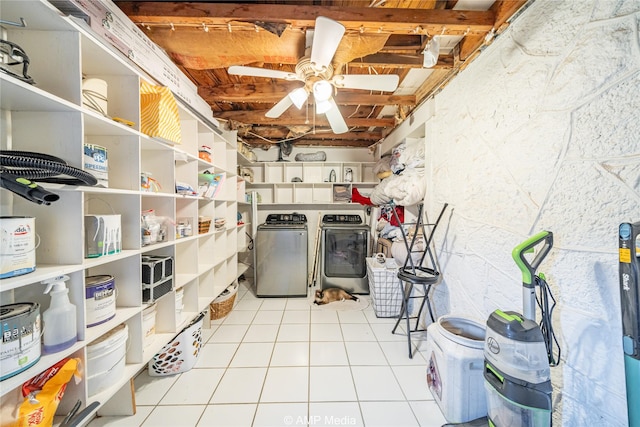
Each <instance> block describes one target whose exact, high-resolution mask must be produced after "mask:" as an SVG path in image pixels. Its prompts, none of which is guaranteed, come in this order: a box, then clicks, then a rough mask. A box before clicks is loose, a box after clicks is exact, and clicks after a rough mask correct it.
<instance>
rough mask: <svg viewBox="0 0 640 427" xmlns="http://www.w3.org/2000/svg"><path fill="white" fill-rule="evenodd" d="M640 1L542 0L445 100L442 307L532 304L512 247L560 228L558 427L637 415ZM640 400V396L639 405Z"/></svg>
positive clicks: (440, 175)
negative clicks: (632, 225) (623, 255)
mask: <svg viewBox="0 0 640 427" xmlns="http://www.w3.org/2000/svg"><path fill="white" fill-rule="evenodd" d="M639 28H640V0H626V1H625V0H619V1H615V0H581V1H578V0H571V1H549V0H537V1H536V2H535V3H533V4H532V5H531V6H530V7H529V8H528V9H527V10H526V11H525V12H524V13H523V14H522V15H521V16H520V17H519V18H518V19H516V20H515V22H514V23H513V25H512V26H511V28H509V29H508V30H507V31H506V32H505V33H503V34H502V35H501V36H500V37H499V38H498V39H497V40H496V41H495V42H494V43H493V44H492V45H491V46H490V47H489V48H487V49H486V51H485V52H484V53H483V54H482V55H481V56H480V57H479V58H478V59H477V60H476V61H475V62H474V63H473V64H471V65H470V66H469V67H468V68H467V69H466V70H464V71H463V72H462V73H461V74H460V75H459V76H458V77H457V78H456V79H455V80H454V81H453V82H452V83H451V84H449V85H448V86H447V87H446V88H445V89H444V90H443V91H442V92H441V93H440V94H438V95H437V96H436V98H435V105H436V107H435V116H434V117H433V118H431V119H430V120H429V121H428V122H427V124H426V130H427V131H426V143H427V150H428V153H429V154H428V157H429V160H430V162H431V177H430V178H429V182H428V188H429V191H428V196H427V207H428V212H429V213H430V214H432V215H433V214H434V213H435V212H437V210H438V209H439V208H440V206H441V205H442V203H443V202H448V203H449V204H450V207H451V210H450V212H449V214H448V215H447V218H446V221H445V223H444V224H443V226H442V228H441V229H440V230H439V233H438V237H437V239H436V241H437V247H438V254H439V260H440V263H441V266H442V270H443V274H444V281H443V283H442V284H441V285H439V287H438V288H437V290H436V293H435V300H436V306H437V310H438V314H439V315H442V314H446V313H453V314H460V315H464V316H471V317H474V318H476V319H477V320H480V321H482V322H484V321H485V320H486V317H487V315H488V314H489V313H490V312H491V311H493V310H494V309H496V308H502V309H515V310H517V311H521V310H522V299H521V286H520V283H521V275H520V272H519V270H518V269H517V267H516V265H515V263H514V262H513V260H512V258H511V251H512V249H513V247H514V246H516V245H517V244H518V243H520V242H521V241H523V240H525V239H526V238H528V237H529V236H531V235H533V234H535V233H537V232H539V231H542V230H549V231H552V232H553V233H554V247H553V249H552V251H551V253H550V255H549V256H548V257H547V258H546V260H545V261H544V263H543V265H542V266H541V268H540V269H539V270H538V271H542V272H544V273H545V274H546V276H547V280H548V281H549V283H550V284H551V285H552V288H553V290H554V294H555V296H556V298H557V299H558V302H559V303H558V308H557V309H556V312H555V315H554V321H555V323H554V325H555V327H556V330H557V332H558V334H559V335H560V337H561V345H562V350H563V362H564V363H563V364H562V365H561V366H560V367H557V368H554V369H553V370H552V371H553V382H554V388H555V390H554V395H555V397H558V396H560V394H561V395H562V401H561V402H558V405H557V410H556V414H555V415H554V420H555V422H556V425H559V424H560V421H561V423H562V425H565V426H586V425H594V426H595V425H601V426H604V425H607V426H624V425H626V423H627V417H626V405H625V401H626V398H625V385H624V367H623V359H622V347H621V334H622V330H621V320H620V301H619V289H618V286H619V285H618V258H617V227H618V225H619V224H620V223H621V222H626V221H631V222H635V221H640V46H639V45H640V40H639V36H638V33H639V31H640V30H639ZM636 404H637V403H636Z"/></svg>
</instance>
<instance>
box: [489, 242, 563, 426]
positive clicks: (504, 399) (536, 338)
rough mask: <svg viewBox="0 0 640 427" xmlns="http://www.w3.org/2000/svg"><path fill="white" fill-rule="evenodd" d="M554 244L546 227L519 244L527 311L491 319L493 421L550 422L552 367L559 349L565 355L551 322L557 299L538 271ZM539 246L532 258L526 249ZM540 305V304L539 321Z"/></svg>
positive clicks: (499, 423)
mask: <svg viewBox="0 0 640 427" xmlns="http://www.w3.org/2000/svg"><path fill="white" fill-rule="evenodd" d="M552 246H553V234H552V233H551V232H549V231H543V232H541V233H538V234H536V235H535V236H533V237H531V238H529V239H527V240H526V241H524V242H522V243H521V244H519V245H518V246H516V247H515V249H514V250H513V253H512V256H513V259H514V261H515V262H516V264H517V265H518V267H519V268H520V270H521V271H522V286H523V313H522V314H520V313H517V312H515V311H502V310H496V311H494V312H493V313H491V315H490V316H489V318H488V320H487V329H486V335H485V344H484V358H485V371H484V379H485V389H486V391H487V411H488V422H489V425H490V426H496V427H511V426H523V427H524V426H530V427H544V426H550V425H551V409H552V406H551V404H552V402H551V392H552V387H551V372H550V367H551V366H555V365H557V359H556V356H555V355H554V351H553V350H554V349H556V348H557V358H558V359H559V357H560V348H559V346H558V343H557V340H556V338H555V335H554V334H553V328H552V326H551V314H552V312H553V308H554V307H555V299H554V298H553V295H551V292H550V291H549V287H548V285H547V283H546V281H545V279H544V275H542V274H540V275H536V274H535V272H536V269H537V268H538V266H539V265H540V263H541V262H542V260H543V259H544V258H545V257H546V256H547V254H548V253H549V251H550V250H551V247H552ZM535 251H537V254H536V255H535V256H534V257H533V260H532V261H529V260H528V259H527V255H528V254H530V253H532V252H535ZM536 289H539V292H538V294H539V295H537V294H536ZM550 301H551V305H550V304H549V303H550ZM536 305H538V306H539V307H540V310H541V319H542V320H541V322H540V324H538V323H537V322H536V313H535V312H536Z"/></svg>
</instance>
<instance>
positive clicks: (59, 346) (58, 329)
mask: <svg viewBox="0 0 640 427" xmlns="http://www.w3.org/2000/svg"><path fill="white" fill-rule="evenodd" d="M67 280H69V276H66V275H65V276H58V277H55V278H53V279H49V280H43V281H42V283H43V284H46V285H47V288H46V289H45V290H44V293H45V294H50V295H51V303H50V304H49V308H48V309H47V310H45V312H44V313H43V314H42V320H43V321H44V331H43V335H44V352H45V353H55V352H58V351H61V350H64V349H65V348H69V347H71V346H72V345H73V344H74V343H75V342H76V341H77V339H78V331H77V325H76V306H75V305H73V304H71V302H70V301H69V295H68V294H69V289H67V286H66V285H65V283H64V282H65V281H67Z"/></svg>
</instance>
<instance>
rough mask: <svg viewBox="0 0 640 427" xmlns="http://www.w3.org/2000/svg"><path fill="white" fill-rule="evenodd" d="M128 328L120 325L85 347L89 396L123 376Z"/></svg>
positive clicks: (106, 387) (104, 388)
mask: <svg viewBox="0 0 640 427" xmlns="http://www.w3.org/2000/svg"><path fill="white" fill-rule="evenodd" d="M128 332H129V328H128V327H127V325H125V324H122V325H120V326H117V327H115V328H114V329H112V330H111V331H109V332H107V333H106V334H104V335H103V336H101V337H100V338H98V339H97V340H95V341H93V342H92V343H91V344H89V345H88V346H87V375H88V376H87V382H88V387H87V388H88V393H89V396H93V395H95V394H97V393H100V392H102V391H104V390H106V389H108V388H109V387H111V386H112V385H114V384H115V383H117V382H118V380H120V379H121V378H122V377H123V375H124V369H125V364H126V361H125V357H126V354H127V338H128V335H129V334H128Z"/></svg>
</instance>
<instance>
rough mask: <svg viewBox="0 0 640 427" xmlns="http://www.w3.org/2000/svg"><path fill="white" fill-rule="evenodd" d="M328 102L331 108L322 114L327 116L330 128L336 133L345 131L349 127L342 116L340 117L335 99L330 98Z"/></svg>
mask: <svg viewBox="0 0 640 427" xmlns="http://www.w3.org/2000/svg"><path fill="white" fill-rule="evenodd" d="M328 102H330V103H331V108H330V109H329V110H328V111H327V112H326V113H324V114H325V115H326V116H327V120H328V121H329V125H330V126H331V130H332V131H333V133H336V134H338V133H345V132H347V131H348V130H349V127H348V126H347V122H345V121H344V117H342V113H341V112H340V110H339V109H338V105H337V104H336V101H334V100H333V98H330V99H329V100H328Z"/></svg>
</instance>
